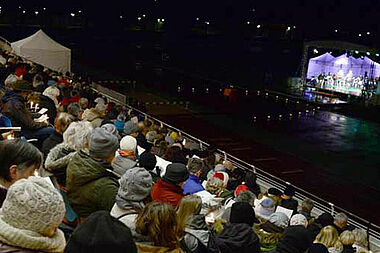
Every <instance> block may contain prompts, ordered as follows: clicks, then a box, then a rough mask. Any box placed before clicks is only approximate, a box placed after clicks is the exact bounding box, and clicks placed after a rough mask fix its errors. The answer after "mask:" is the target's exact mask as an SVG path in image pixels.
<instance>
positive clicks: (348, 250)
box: [342, 245, 356, 253]
mask: <svg viewBox="0 0 380 253" xmlns="http://www.w3.org/2000/svg"><path fill="white" fill-rule="evenodd" d="M355 252H356V249H354V248H353V247H352V246H351V245H343V251H342V253H355Z"/></svg>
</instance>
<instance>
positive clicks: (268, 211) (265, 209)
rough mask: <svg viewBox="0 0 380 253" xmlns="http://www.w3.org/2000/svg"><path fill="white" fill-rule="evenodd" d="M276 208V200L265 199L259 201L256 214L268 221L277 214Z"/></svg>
mask: <svg viewBox="0 0 380 253" xmlns="http://www.w3.org/2000/svg"><path fill="white" fill-rule="evenodd" d="M275 210H276V206H275V203H274V200H273V199H271V198H264V199H262V200H261V201H259V203H258V205H256V207H255V212H256V215H257V217H258V218H260V219H262V220H263V221H266V220H268V219H269V217H270V216H271V215H272V214H273V213H274V212H275Z"/></svg>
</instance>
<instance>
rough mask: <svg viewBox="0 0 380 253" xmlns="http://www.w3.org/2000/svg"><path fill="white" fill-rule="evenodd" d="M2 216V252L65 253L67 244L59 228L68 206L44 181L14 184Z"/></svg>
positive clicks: (0, 218) (35, 178) (33, 179)
mask: <svg viewBox="0 0 380 253" xmlns="http://www.w3.org/2000/svg"><path fill="white" fill-rule="evenodd" d="M0 213H1V214H0V252H63V250H64V248H65V245H66V241H65V237H64V234H63V232H62V231H60V230H59V229H58V225H59V224H60V223H61V222H62V218H63V215H64V214H65V205H64V203H63V199H62V196H61V195H60V194H59V192H58V191H57V190H56V189H55V188H54V187H53V186H52V185H50V183H48V182H47V181H46V180H45V179H44V178H41V177H29V178H28V179H21V180H19V181H17V182H16V183H14V184H13V185H12V186H11V187H10V188H9V190H8V193H7V198H6V199H5V201H4V203H3V206H2V208H1V211H0Z"/></svg>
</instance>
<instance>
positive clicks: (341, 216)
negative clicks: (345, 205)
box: [334, 213, 348, 223]
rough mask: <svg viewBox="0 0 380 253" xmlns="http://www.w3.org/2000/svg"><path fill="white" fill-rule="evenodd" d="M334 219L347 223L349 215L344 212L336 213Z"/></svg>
mask: <svg viewBox="0 0 380 253" xmlns="http://www.w3.org/2000/svg"><path fill="white" fill-rule="evenodd" d="M334 220H335V221H336V222H340V223H345V222H347V221H348V217H347V215H346V214H344V213H337V214H336V215H335V218H334Z"/></svg>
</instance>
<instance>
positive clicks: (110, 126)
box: [101, 123, 121, 140]
mask: <svg viewBox="0 0 380 253" xmlns="http://www.w3.org/2000/svg"><path fill="white" fill-rule="evenodd" d="M101 128H103V129H105V130H106V131H108V132H110V133H111V134H113V135H115V136H116V138H117V139H118V140H120V138H121V137H120V135H119V132H118V131H117V129H116V126H115V125H114V124H111V123H107V124H104V125H102V126H101Z"/></svg>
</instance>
